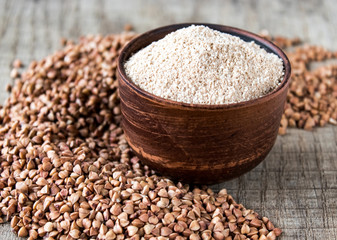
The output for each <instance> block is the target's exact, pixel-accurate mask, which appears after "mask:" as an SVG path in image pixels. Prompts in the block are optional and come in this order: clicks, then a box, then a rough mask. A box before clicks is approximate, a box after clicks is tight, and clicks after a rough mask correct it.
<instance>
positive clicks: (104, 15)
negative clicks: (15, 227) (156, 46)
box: [0, 0, 337, 240]
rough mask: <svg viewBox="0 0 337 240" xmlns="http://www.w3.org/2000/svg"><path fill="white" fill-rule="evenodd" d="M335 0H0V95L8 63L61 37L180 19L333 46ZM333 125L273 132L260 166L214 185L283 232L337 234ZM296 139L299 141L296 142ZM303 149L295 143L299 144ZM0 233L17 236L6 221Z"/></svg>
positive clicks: (48, 48) (35, 54)
mask: <svg viewBox="0 0 337 240" xmlns="http://www.w3.org/2000/svg"><path fill="white" fill-rule="evenodd" d="M336 12H337V4H336V1H335V0H308V1H304V0H303V1H300V0H298V1H293V0H274V1H270V0H238V1H236V0H231V1H225V0H95V1H94V0H92V1H91V0H60V1H58V0H15V1H13V0H1V1H0V76H1V78H0V79H1V80H0V81H1V84H0V102H1V103H3V102H4V101H5V99H6V98H7V96H8V93H7V92H6V91H5V88H6V85H7V84H8V83H12V82H11V81H12V80H10V78H9V73H10V70H11V67H10V66H11V63H12V62H13V61H14V60H15V59H21V60H22V61H23V63H24V64H25V66H27V64H28V63H29V62H30V61H31V60H33V59H36V60H39V59H41V58H43V57H45V56H47V55H48V54H51V53H52V52H54V51H55V50H56V49H59V48H61V44H60V39H61V37H64V38H67V39H73V40H75V41H76V39H78V38H79V37H80V36H82V35H87V34H102V35H105V34H109V33H118V32H121V31H123V29H124V26H125V25H126V24H130V25H132V26H133V30H134V31H135V32H138V33H142V32H144V31H147V30H150V29H153V28H157V27H160V26H163V25H168V24H173V23H182V22H201V23H202V22H204V23H217V24H224V25H229V26H234V27H238V28H243V29H245V30H249V31H252V32H255V33H259V32H260V31H261V30H267V31H268V32H269V33H270V34H271V35H282V36H285V37H299V38H301V39H302V40H303V41H304V42H307V43H310V44H315V45H322V46H324V47H326V48H328V49H331V50H337V43H336V39H337V27H336V25H337V14H336ZM336 138H337V130H336V128H334V127H332V126H328V127H325V128H321V129H317V130H314V131H313V132H307V131H303V130H298V129H291V130H290V131H289V134H287V135H286V136H283V137H278V139H277V142H276V145H275V147H274V149H273V150H272V152H271V153H270V155H269V156H268V158H267V159H266V160H265V161H264V162H263V163H261V164H260V165H259V166H258V167H257V168H255V169H254V170H253V171H251V172H250V173H248V174H245V175H244V176H242V177H240V178H238V179H234V180H232V181H229V182H226V183H223V184H220V185H216V186H214V187H213V188H214V189H219V188H220V187H226V188H227V189H228V191H229V193H230V194H232V195H233V196H234V198H235V199H236V200H237V201H238V202H241V203H243V204H244V205H245V206H246V207H248V208H253V209H255V210H256V211H257V212H259V213H260V214H261V215H265V216H268V217H269V218H270V219H271V220H272V221H273V222H274V223H275V225H276V226H277V227H280V228H282V229H283V231H284V234H283V235H282V237H281V238H280V239H283V240H284V239H289V240H291V239H331V240H333V239H337V227H336V226H337V204H336V200H335V199H337V174H336V172H337V166H336V164H337V161H336V160H335V159H336V158H337V152H336V151H337V150H336V149H337V147H336ZM294 146H296V147H294ZM298 149H300V151H298ZM0 239H3V240H4V239H16V238H15V237H14V234H12V233H10V228H9V226H8V224H7V225H1V226H0Z"/></svg>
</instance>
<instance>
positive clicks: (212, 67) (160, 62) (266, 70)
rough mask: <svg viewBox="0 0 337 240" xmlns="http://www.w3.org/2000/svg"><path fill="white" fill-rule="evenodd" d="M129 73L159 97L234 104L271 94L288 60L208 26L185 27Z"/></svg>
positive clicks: (136, 59)
mask: <svg viewBox="0 0 337 240" xmlns="http://www.w3.org/2000/svg"><path fill="white" fill-rule="evenodd" d="M125 70H126V73H127V75H128V77H129V78H130V79H131V80H132V81H133V82H134V83H135V84H136V85H137V86H139V87H140V88H141V89H143V90H145V91H147V92H149V93H151V94H154V95H156V96H159V97H162V98H165V99H170V100H174V101H177V102H184V103H193V104H229V103H238V102H243V101H248V100H252V99H256V98H259V97H261V96H264V95H266V94H268V93H269V92H271V91H272V90H273V89H275V88H276V87H277V86H278V85H279V84H280V82H281V79H282V77H283V74H284V72H283V62H282V60H281V59H280V58H279V57H278V56H277V55H275V54H273V53H268V52H267V51H265V50H264V49H262V48H261V47H260V46H259V45H257V44H256V43H254V42H245V41H243V40H242V39H240V38H239V37H236V36H232V35H229V34H226V33H222V32H219V31H216V30H213V29H210V28H208V27H206V26H202V25H200V26H199V25H198V26H194V25H192V26H190V27H187V28H182V29H179V30H177V31H175V32H172V33H170V34H168V35H167V36H165V37H164V38H163V39H161V40H159V41H156V42H153V43H151V44H150V45H149V46H147V47H145V48H143V49H141V50H140V51H138V52H137V53H135V54H134V55H133V56H131V58H130V59H129V60H128V61H127V62H126V63H125Z"/></svg>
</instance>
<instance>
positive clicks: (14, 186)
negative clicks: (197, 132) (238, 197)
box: [0, 33, 281, 240]
mask: <svg viewBox="0 0 337 240" xmlns="http://www.w3.org/2000/svg"><path fill="white" fill-rule="evenodd" d="M133 36H134V35H132V34H130V33H124V34H121V35H110V36H107V37H100V36H88V37H83V38H81V39H80V42H79V44H73V43H71V42H65V43H66V45H65V47H64V48H63V49H62V50H60V51H58V52H56V53H55V54H53V55H50V56H48V57H46V58H45V59H43V60H41V61H39V62H36V61H33V62H32V63H31V64H30V65H29V67H28V69H27V70H26V71H25V72H24V73H23V74H22V75H21V76H19V71H18V70H17V67H20V66H21V63H20V62H19V61H16V62H15V64H14V67H16V68H15V69H14V70H13V71H12V72H11V76H12V77H13V78H15V79H16V81H15V85H14V86H13V87H9V88H8V90H11V95H10V97H9V99H8V100H7V101H6V103H5V105H4V106H2V107H1V108H0V124H1V127H0V150H1V156H0V159H1V160H0V162H1V164H0V209H1V211H0V215H1V218H0V220H1V221H2V222H3V221H11V227H12V228H13V230H14V231H15V232H16V233H17V234H18V236H20V237H29V239H30V240H32V239H37V238H44V239H48V240H52V239H70V240H71V239H106V240H112V239H133V240H138V239H151V240H152V239H160V240H166V239H178V240H179V239H192V240H197V239H204V240H206V239H216V240H221V239H225V240H240V239H252V240H258V239H259V240H266V239H267V240H273V239H275V238H276V237H277V236H279V235H280V234H281V230H280V229H278V228H274V226H273V224H272V223H271V222H270V221H269V220H268V218H265V217H263V218H262V217H260V216H259V215H258V214H257V213H255V212H254V211H253V210H249V209H246V208H244V207H243V206H242V205H241V204H238V203H236V202H235V201H234V200H233V198H232V197H231V196H230V195H228V194H227V192H226V190H222V191H220V192H219V193H217V194H215V193H213V192H212V190H211V189H209V188H206V187H205V188H201V189H199V188H194V189H190V188H189V186H188V185H182V184H181V183H174V182H172V181H170V180H168V179H166V178H163V177H160V176H157V175H155V173H153V172H152V171H151V170H149V169H148V168H147V167H146V166H143V165H142V164H141V163H140V162H139V160H138V158H136V157H135V156H133V154H132V152H131V150H130V148H129V146H128V144H127V142H126V140H125V138H124V135H123V131H122V129H121V128H120V119H121V116H120V108H119V97H118V93H117V81H116V57H117V55H118V54H119V51H120V48H121V47H122V46H123V45H124V44H125V43H126V42H127V41H129V40H130V39H131V38H132V37H133Z"/></svg>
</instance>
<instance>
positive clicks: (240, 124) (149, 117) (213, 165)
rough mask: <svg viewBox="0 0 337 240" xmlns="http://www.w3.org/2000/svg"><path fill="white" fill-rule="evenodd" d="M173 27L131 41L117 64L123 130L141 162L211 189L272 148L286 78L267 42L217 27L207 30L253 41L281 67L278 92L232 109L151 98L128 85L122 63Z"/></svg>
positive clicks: (286, 65) (273, 48)
mask: <svg viewBox="0 0 337 240" xmlns="http://www.w3.org/2000/svg"><path fill="white" fill-rule="evenodd" d="M190 25H191V24H175V25H170V26H166V27H162V28H157V29H155V30H152V31H150V32H146V33H144V34H142V35H140V36H138V37H137V38H135V39H134V40H132V41H131V42H130V43H129V44H128V45H127V46H126V47H125V48H124V50H123V51H122V52H121V54H120V57H119V59H118V82H119V93H120V98H121V111H122V115H123V122H122V124H123V129H124V132H125V135H126V138H127V140H128V143H129V144H130V146H131V147H132V149H133V150H134V152H135V153H136V154H137V155H138V156H139V157H140V159H142V160H143V162H144V163H145V164H146V165H148V166H149V167H151V168H152V169H154V170H156V171H158V172H159V173H161V174H163V175H165V176H169V177H171V178H173V179H175V180H179V181H183V182H189V183H198V184H211V183H218V182H222V181H224V180H229V179H232V178H235V177H238V176H240V175H242V174H244V173H246V172H247V171H249V170H251V169H253V168H254V167H256V166H257V165H258V164H259V163H260V162H261V161H262V160H263V159H264V158H265V157H266V156H267V154H268V153H269V151H270V150H271V148H272V147H273V145H274V143H275V140H276V137H277V134H278V129H279V126H280V120H281V117H282V113H283V109H284V103H285V101H286V98H287V91H288V85H289V77H290V63H289V60H288V59H287V57H286V56H285V54H284V53H283V52H282V51H281V50H280V49H279V48H278V47H276V46H275V45H273V44H272V43H270V42H269V41H267V40H265V39H263V38H261V37H259V36H257V35H255V34H252V33H250V32H246V31H243V30H240V29H236V28H231V27H228V26H223V25H216V24H205V25H207V26H208V27H210V28H212V29H215V30H218V31H221V32H225V33H229V34H231V35H235V36H239V37H240V38H242V39H245V40H246V41H248V42H251V41H254V42H255V43H257V44H259V45H260V46H262V47H263V48H265V49H266V50H267V51H268V52H273V53H274V54H277V55H278V56H279V57H280V58H281V59H282V60H283V63H284V69H285V70H284V72H285V74H284V77H283V81H282V82H281V84H280V86H279V87H278V88H277V89H275V90H274V91H272V92H271V93H269V94H267V95H266V96H264V97H262V98H259V99H253V100H250V101H246V102H241V103H237V104H226V105H202V104H186V103H180V102H175V101H171V100H167V99H163V98H160V97H157V96H155V95H153V94H150V93H147V92H145V91H143V90H142V89H140V88H139V87H137V86H136V85H135V84H133V83H132V81H131V80H129V79H128V77H127V75H126V73H125V68H124V63H125V62H126V61H127V60H128V59H129V58H130V57H131V56H132V55H133V54H134V53H136V52H137V51H139V50H140V49H142V48H144V47H146V46H148V45H150V44H151V43H152V42H154V41H158V40H159V39H161V38H163V37H165V36H166V35H167V34H169V33H171V32H174V31H176V30H178V29H181V28H184V27H188V26H190Z"/></svg>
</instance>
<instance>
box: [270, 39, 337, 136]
mask: <svg viewBox="0 0 337 240" xmlns="http://www.w3.org/2000/svg"><path fill="white" fill-rule="evenodd" d="M264 36H265V37H266V38H267V39H269V40H273V41H274V42H275V43H276V44H277V45H278V46H280V47H282V48H283V49H284V50H285V51H286V52H287V56H288V57H289V60H290V62H291V67H292V74H291V81H290V86H289V92H288V97H287V103H286V106H285V113H284V114H283V117H282V120H281V126H280V129H279V133H280V134H282V135H283V134H285V133H286V129H287V127H296V128H304V129H305V130H312V128H313V127H315V126H321V127H322V126H325V125H326V124H327V123H330V124H333V125H337V64H326V63H324V62H325V61H326V60H329V59H336V58H337V52H334V51H329V50H327V49H324V48H323V47H320V46H310V45H307V44H302V45H299V44H300V43H301V41H300V40H299V39H287V38H283V37H277V38H271V37H270V36H267V35H264ZM290 48H292V49H290ZM315 62H320V63H322V66H320V67H318V68H316V69H312V63H315Z"/></svg>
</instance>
